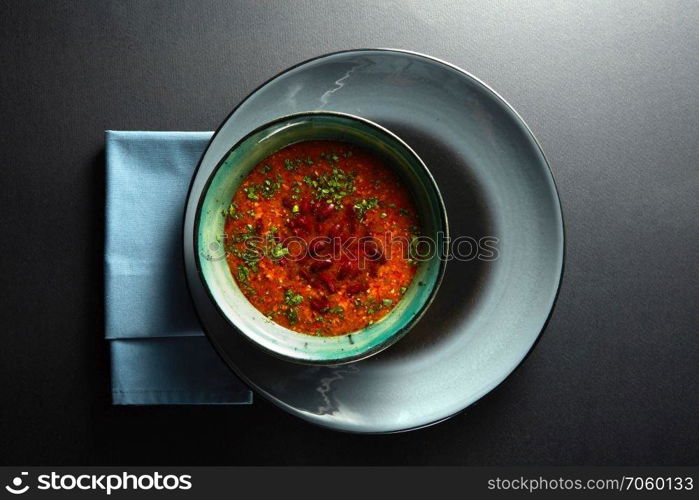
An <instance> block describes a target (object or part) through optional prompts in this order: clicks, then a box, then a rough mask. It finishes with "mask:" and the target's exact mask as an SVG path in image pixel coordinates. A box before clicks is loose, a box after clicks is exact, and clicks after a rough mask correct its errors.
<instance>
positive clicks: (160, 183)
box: [104, 130, 252, 405]
mask: <svg viewBox="0 0 699 500" xmlns="http://www.w3.org/2000/svg"><path fill="white" fill-rule="evenodd" d="M210 137H211V132H117V131H111V130H110V131H107V132H106V159H107V165H106V169H107V175H106V179H107V180H106V182H107V195H106V211H105V213H106V222H105V228H106V229H105V233H106V237H105V256H104V264H105V267H104V269H105V271H104V272H105V277H104V278H105V316H106V318H105V333H106V338H107V340H108V342H109V345H110V352H111V373H112V402H113V404H117V405H157V404H249V403H251V402H252V394H251V393H250V391H249V389H248V388H247V387H246V386H245V385H244V384H243V383H242V382H240V380H238V379H237V378H236V377H235V376H234V375H233V374H232V373H231V372H230V370H229V369H228V368H227V367H226V366H225V364H224V363H223V361H222V360H221V359H220V358H219V357H218V355H217V354H216V352H215V351H214V349H213V347H212V346H211V344H210V343H209V341H208V339H207V338H206V337H205V336H204V334H203V333H202V331H201V328H200V326H199V322H198V320H197V318H196V316H195V313H194V309H193V306H192V303H191V300H190V297H189V293H188V291H187V285H186V283H185V279H184V267H183V263H182V218H183V213H184V201H185V198H186V195H187V188H188V186H189V181H190V178H191V176H192V172H193V171H194V168H195V166H196V164H197V161H198V159H199V156H200V155H201V153H202V152H203V150H204V148H205V147H206V144H207V142H208V140H209V138H210Z"/></svg>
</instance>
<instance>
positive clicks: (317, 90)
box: [184, 49, 564, 432]
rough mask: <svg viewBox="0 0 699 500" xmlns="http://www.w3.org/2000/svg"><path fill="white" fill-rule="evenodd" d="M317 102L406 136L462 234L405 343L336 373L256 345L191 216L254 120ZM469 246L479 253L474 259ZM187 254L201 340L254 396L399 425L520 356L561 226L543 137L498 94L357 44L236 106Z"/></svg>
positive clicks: (401, 55)
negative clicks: (209, 287) (235, 322)
mask: <svg viewBox="0 0 699 500" xmlns="http://www.w3.org/2000/svg"><path fill="white" fill-rule="evenodd" d="M312 110H329V111H339V112H345V113H350V114H354V115H358V116H361V117H364V118H367V119H369V120H372V121H374V122H376V123H378V124H380V125H383V126H384V127H386V128H388V129H389V130H391V131H392V132H394V133H396V134H397V135H398V136H399V137H401V138H402V139H403V140H404V141H406V142H407V143H408V144H409V145H410V146H411V147H412V148H413V149H414V150H415V151H416V152H417V153H418V155H420V157H421V158H422V159H423V160H424V162H425V163H426V165H427V167H428V168H429V169H430V171H431V172H432V174H433V175H434V177H435V179H436V181H437V184H438V185H439V187H440V189H441V191H442V195H443V197H444V201H445V204H446V207H447V213H448V216H449V219H450V226H451V227H450V229H451V234H452V238H453V239H454V240H457V241H458V245H455V244H452V248H457V247H458V248H457V249H458V251H459V253H460V254H461V257H460V259H459V260H452V261H450V262H449V265H448V266H447V272H446V275H445V277H444V281H443V283H442V287H441V289H440V290H439V293H438V295H437V297H436V299H435V301H434V303H433V304H432V306H431V307H430V309H429V310H428V311H427V314H426V315H425V316H424V317H423V319H422V320H421V321H420V323H419V324H418V325H417V326H415V328H413V330H412V331H411V332H410V333H409V334H408V335H407V336H406V337H405V338H403V339H402V340H401V341H400V342H398V343H397V344H395V345H394V346H392V347H390V348H389V349H387V350H386V351H384V352H382V353H380V354H378V355H376V356H374V357H372V358H370V359H367V360H364V361H360V362H357V363H352V364H350V365H344V366H339V367H322V366H302V365H298V364H294V363H290V362H287V361H283V360H280V359H277V358H274V357H272V356H270V355H269V354H266V353H264V352H262V351H261V350H259V349H258V348H256V347H254V346H253V345H252V344H250V343H249V342H248V341H247V340H245V339H244V338H243V336H242V335H241V334H239V333H237V332H235V331H233V330H232V329H231V326H230V325H229V323H228V322H227V321H226V320H225V318H223V317H222V316H221V314H220V313H219V312H218V310H217V309H216V307H215V305H214V304H213V303H212V301H211V299H210V298H209V295H208V294H207V292H206V290H205V288H204V286H203V285H202V282H201V281H200V278H199V276H198V274H197V269H196V265H195V259H194V256H195V254H194V252H195V245H194V236H193V234H194V227H193V224H194V215H195V210H196V207H197V203H198V200H199V198H200V196H201V193H202V190H203V189H204V187H205V184H206V181H207V179H208V178H209V176H210V174H211V172H212V170H213V169H214V168H215V167H216V165H217V164H218V163H219V161H220V160H221V158H222V157H223V156H224V155H225V154H226V153H227V151H228V150H229V149H230V148H231V146H232V145H234V144H235V143H236V142H238V141H239V140H240V139H241V138H242V137H244V136H245V135H246V134H248V133H249V132H250V131H251V130H253V129H255V128H257V127H259V126H260V125H262V124H264V123H266V122H269V121H271V120H274V119H275V118H277V117H279V116H282V115H287V114H291V113H297V112H302V111H312ZM482 238H489V239H488V240H483V239H482ZM479 241H480V242H481V245H480V246H481V249H480V250H478V247H479V245H478V242H479ZM486 241H487V243H486ZM471 246H473V247H475V248H476V250H475V251H474V252H469V248H470V247H471ZM488 247H489V248H488ZM493 247H494V248H495V251H494V252H493V250H492V248H493ZM473 254H477V255H478V256H475V257H474V258H470V259H469V257H471V256H472V255H473ZM184 255H185V266H186V273H187V280H188V283H189V286H190V290H191V293H192V297H193V300H194V303H195V307H196V309H197V312H198V314H199V316H200V319H201V321H202V324H203V326H204V328H205V330H206V332H207V334H208V336H209V339H210V340H211V342H212V343H213V344H214V346H215V347H216V349H217V350H218V352H219V353H220V354H221V356H222V357H223V359H224V360H225V361H226V362H227V363H228V365H229V366H230V367H231V368H232V369H233V370H234V371H235V373H237V374H238V375H239V376H240V377H241V378H242V379H243V380H244V381H246V382H247V383H248V384H249V385H250V386H252V387H253V388H254V389H255V390H256V391H257V393H258V394H261V395H263V396H265V397H267V398H268V399H270V400H271V401H272V402H274V403H275V404H277V405H279V406H280V407H281V408H283V409H285V410H287V411H289V412H290V413H292V414H294V415H297V416H299V417H301V418H304V419H306V420H309V421H311V422H313V423H316V424H320V425H323V426H327V427H331V428H333V429H339V430H346V431H354V432H395V431H402V430H407V429H414V428H417V427H422V426H425V425H429V424H431V423H435V422H438V421H440V420H443V419H445V418H447V417H449V416H451V415H454V414H455V413H457V412H459V411H461V410H463V409H464V408H466V407H467V406H468V405H470V404H472V403H473V402H475V401H477V400H478V399H479V398H481V397H482V396H483V395H485V394H487V393H488V392H489V391H491V390H492V389H493V388H494V387H496V386H497V385H498V384H499V383H500V382H502V381H503V380H504V379H505V378H506V377H507V376H508V375H509V374H510V373H512V371H513V370H514V369H515V368H516V367H517V366H518V365H519V364H520V363H521V362H522V360H523V359H524V358H525V356H526V355H527V353H528V352H529V351H530V349H531V348H532V346H533V345H534V343H535V342H536V340H537V339H538V337H539V335H540V333H541V331H542V330H543V328H544V326H545V324H546V322H547V321H548V318H549V316H550V314H551V311H552V308H553V304H554V302H555V299H556V295H557V293H558V287H559V284H560V280H561V276H562V271H563V257H564V235H563V220H562V215H561V207H560V202H559V199H558V195H557V192H556V188H555V185H554V181H553V178H552V176H551V171H550V170H549V167H548V164H547V162H546V159H545V158H544V155H543V153H542V151H541V149H540V147H539V145H538V143H537V142H536V140H535V139H534V137H533V135H532V133H531V132H530V130H529V129H528V128H527V126H526V124H525V123H524V122H523V121H522V119H521V118H520V117H519V116H518V115H517V113H516V112H515V111H514V110H513V109H512V108H511V107H510V106H509V105H508V104H507V103H506V102H505V101H504V100H503V99H502V98H501V97H499V96H498V95H497V94H496V93H495V92H494V91H492V90H491V89H490V88H488V87H487V86H486V85H485V84H483V83H482V82H480V81H479V80H477V79H476V78H474V77H472V76H470V75H469V74H467V73H465V72H464V71H462V70H460V69H459V68H456V67H454V66H452V65H450V64H447V63H444V62H441V61H438V60H436V59H433V58H430V57H427V56H424V55H420V54H415V53H410V52H403V51H396V50H377V49H367V50H353V51H347V52H339V53H335V54H329V55H326V56H323V57H319V58H316V59H313V60H311V61H307V62H305V63H302V64H300V65H298V66H295V67H293V68H291V69H289V70H287V71H285V72H284V73H282V74H280V75H278V76H277V77H275V78H273V79H272V80H270V81H269V82H267V83H265V84H264V85H262V86H261V87H260V88H258V89H257V90H256V91H255V92H253V93H252V94H251V95H250V96H249V97H248V98H247V99H245V100H244V101H243V102H242V103H241V104H240V105H239V106H238V107H237V108H236V109H235V110H234V111H233V112H232V113H231V114H230V116H229V117H228V118H227V119H226V121H225V122H224V123H223V125H222V126H221V127H220V128H219V130H218V131H217V132H216V134H215V135H214V137H213V138H212V140H211V143H210V144H209V147H208V149H207V150H206V152H205V153H204V155H203V157H202V159H201V162H200V164H199V167H198V169H197V171H196V173H195V175H194V178H193V180H192V184H191V187H190V193H189V198H188V200H187V206H186V212H185V220H184Z"/></svg>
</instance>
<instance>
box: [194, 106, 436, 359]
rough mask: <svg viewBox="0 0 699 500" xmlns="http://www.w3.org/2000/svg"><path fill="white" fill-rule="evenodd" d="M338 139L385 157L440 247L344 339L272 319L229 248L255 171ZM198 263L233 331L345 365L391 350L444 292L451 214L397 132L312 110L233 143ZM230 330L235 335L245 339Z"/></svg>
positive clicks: (206, 216)
mask: <svg viewBox="0 0 699 500" xmlns="http://www.w3.org/2000/svg"><path fill="white" fill-rule="evenodd" d="M309 140H335V141H343V142H347V143H351V144H354V145H356V146H359V147H361V148H364V149H365V150H369V151H371V152H373V153H375V154H378V155H380V156H381V157H383V158H384V159H385V160H386V162H387V164H388V165H390V166H391V167H392V168H394V170H395V171H396V173H397V174H398V175H399V176H400V177H401V178H402V179H403V181H404V182H405V184H406V185H407V187H408V188H409V190H410V191H411V193H412V196H413V199H414V202H415V205H416V209H417V210H418V213H419V214H420V217H421V225H422V233H423V236H424V237H427V238H430V239H431V241H433V242H435V243H436V244H434V245H432V246H431V250H430V251H429V252H427V253H428V255H426V256H425V258H424V259H421V261H420V263H419V265H418V269H417V273H416V275H415V278H414V279H413V281H412V284H411V285H410V287H409V288H408V290H407V291H406V292H405V294H404V296H403V298H402V299H401V301H400V302H399V303H398V304H397V305H396V307H395V308H394V309H393V310H392V311H391V312H390V313H389V314H388V315H386V316H385V317H384V318H383V319H381V320H380V321H377V322H376V323H374V324H373V325H371V326H369V327H367V328H364V329H362V330H358V331H355V332H351V333H348V334H345V335H341V336H337V337H318V336H313V335H305V334H302V333H298V332H295V331H292V330H289V329H288V328H285V327H283V326H281V325H279V324H277V323H274V322H272V321H270V320H269V319H268V318H266V317H265V316H264V315H263V314H262V313H261V312H260V311H259V310H258V309H256V308H255V307H254V306H253V305H252V304H251V303H250V302H249V301H248V300H247V298H246V297H245V296H244V295H243V292H242V291H241V290H240V288H239V287H238V285H237V283H236V281H235V279H234V278H233V276H232V275H231V271H230V270H229V267H228V264H227V261H226V259H225V251H224V248H223V245H222V235H223V234H224V222H225V217H224V216H223V215H222V212H223V211H224V210H225V209H226V208H227V207H228V206H229V204H230V201H231V199H232V198H233V195H234V194H235V192H236V191H237V189H238V187H239V186H240V184H241V183H242V182H243V180H244V179H245V177H246V176H247V175H248V173H249V172H250V171H251V170H252V169H253V168H254V167H255V165H257V164H258V163H259V162H261V161H263V160H264V159H265V158H267V157H268V156H269V155H271V154H273V153H275V152H276V151H278V150H280V149H282V148H284V147H286V146H288V145H290V144H294V143H297V142H302V141H309ZM194 238H195V240H194V244H195V247H196V249H197V256H196V263H197V268H198V271H199V276H200V279H201V280H202V281H203V284H204V286H205V288H206V290H207V291H208V293H209V295H210V296H211V299H212V300H213V302H214V303H215V304H216V306H217V307H218V309H219V311H220V313H221V314H222V315H223V316H224V317H225V318H226V319H227V320H228V322H229V323H230V325H231V326H232V327H233V329H234V330H237V332H239V333H240V334H242V335H244V336H245V337H246V338H247V339H249V340H250V341H252V342H253V343H254V344H256V345H257V346H259V347H261V348H262V349H264V350H266V351H268V352H269V353H271V354H274V355H276V356H279V357H281V358H283V359H286V360H289V361H295V362H300V363H313V364H341V363H348V362H351V361H356V360H359V359H363V358H366V357H368V356H371V355H372V354H376V353H377V352H379V351H381V350H383V349H385V348H387V347H388V346H390V345H391V344H393V343H394V342H396V341H397V340H399V339H400V338H401V337H402V336H404V335H405V334H406V333H408V331H409V330H410V329H411V328H412V327H413V326H414V325H415V324H416V323H417V321H418V320H419V319H420V318H421V317H422V315H423V314H424V313H425V311H426V310H427V308H428V306H429V305H430V303H431V302H432V300H433V299H434V297H435V294H436V293H437V289H438V287H439V284H440V282H441V281H442V277H443V275H444V270H445V267H446V259H444V258H440V256H441V254H442V252H441V250H442V249H443V248H444V246H445V242H446V241H448V224H447V214H446V210H445V207H444V202H443V201H442V197H441V195H440V192H439V189H438V188H437V185H436V183H435V181H434V179H433V178H432V175H431V174H430V172H429V170H428V169H427V167H426V166H425V164H424V163H423V162H422V160H420V158H419V157H418V156H417V155H416V154H415V152H414V151H413V150H412V149H410V147H409V146H408V145H407V144H405V143H404V142H403V141H402V140H401V139H399V138H398V137H397V136H396V135H394V134H393V133H391V132H389V131H388V130H386V129H385V128H383V127H381V126H379V125H376V124H375V123H373V122H370V121H368V120H365V119H362V118H358V117H355V116H351V115H347V114H342V113H330V112H308V113H299V114H294V115H289V116H285V117H282V118H279V119H277V120H274V121H272V122H270V123H267V124H265V125H263V126H261V127H259V128H257V129H256V130H254V131H253V132H251V133H250V134H248V135H247V136H246V137H244V138H243V139H242V140H241V141H240V142H238V143H237V144H236V145H234V146H233V147H232V148H231V149H230V150H229V151H228V153H227V154H226V155H224V157H223V160H222V161H221V162H220V163H219V164H218V166H217V167H216V168H215V169H214V171H213V172H212V174H211V176H210V177H209V179H208V183H207V185H206V187H205V189H204V190H203V192H202V196H201V198H200V200H199V205H198V208H197V212H196V220H195V223H194ZM237 332H236V331H231V335H236V334H238V333H237Z"/></svg>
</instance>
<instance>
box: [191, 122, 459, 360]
mask: <svg viewBox="0 0 699 500" xmlns="http://www.w3.org/2000/svg"><path fill="white" fill-rule="evenodd" d="M194 227H195V234H194V238H195V245H196V248H197V250H198V253H197V268H198V271H199V274H200V277H201V279H202V281H203V283H204V285H205V287H206V289H207V290H208V293H209V294H210V296H211V299H212V300H213V302H214V303H215V304H216V306H217V307H218V309H219V311H220V312H221V314H222V315H223V316H224V317H225V318H226V319H227V320H228V321H229V322H230V324H231V325H232V327H234V329H235V330H237V331H238V332H239V333H240V334H242V335H244V336H245V337H247V338H248V339H249V340H250V341H252V342H253V343H255V344H256V345H258V346H259V347H261V348H263V349H265V350H266V351H268V352H270V353H272V354H274V355H276V356H279V357H282V358H284V359H287V360H290V361H296V362H302V363H320V364H339V363H346V362H350V361H356V360H359V359H362V358H365V357H367V356H370V355H372V354H375V353H377V352H379V351H381V350H383V349H385V348H386V347H388V346H390V345H391V344H393V343H394V342H396V341H398V340H399V339H400V338H401V337H402V336H404V335H406V334H407V333H408V331H409V330H410V329H411V327H412V326H413V325H415V324H416V322H417V321H418V320H419V319H420V318H421V317H422V315H423V314H424V313H425V311H426V309H427V308H428V306H429V305H430V303H431V302H432V301H433V299H434V297H435V294H436V293H437V289H438V287H439V284H440V282H441V280H442V276H443V274H444V270H445V266H446V259H445V258H444V255H443V250H444V247H445V243H446V241H447V240H448V224H447V216H446V211H445V208H444V203H443V201H442V197H441V195H440V193H439V189H438V187H437V185H436V183H435V181H434V179H433V177H432V175H431V174H430V172H429V170H428V169H427V167H426V166H425V164H424V163H423V162H422V161H421V160H420V158H419V157H418V156H417V155H416V154H415V152H414V151H413V150H412V149H410V147H409V146H408V145H407V144H405V143H404V142H403V141H402V140H401V139H399V138H398V137H397V136H396V135H394V134H393V133H391V132H389V131H388V130H386V129H385V128H383V127H380V126H379V125H377V124H375V123H373V122H370V121H368V120H365V119H362V118H358V117H355V116H351V115H346V114H340V113H331V112H309V113H302V114H295V115H290V116H286V117H282V118H279V119H277V120H275V121H273V122H270V123H267V124H265V125H263V126H261V127H259V128H258V129H256V130H254V131H253V132H251V133H250V134H248V135H247V136H246V137H245V138H243V139H242V140H241V141H240V142H238V143H237V144H235V145H234V146H233V147H232V148H231V149H230V151H229V152H228V153H227V154H226V155H225V156H224V158H223V160H222V161H221V162H220V163H219V165H218V166H217V168H216V169H215V170H214V171H213V173H212V175H211V176H210V178H209V179H208V183H207V186H206V188H205V189H204V191H203V194H202V197H201V198H200V200H199V205H198V209H197V216H196V221H195V225H194ZM232 334H235V332H232Z"/></svg>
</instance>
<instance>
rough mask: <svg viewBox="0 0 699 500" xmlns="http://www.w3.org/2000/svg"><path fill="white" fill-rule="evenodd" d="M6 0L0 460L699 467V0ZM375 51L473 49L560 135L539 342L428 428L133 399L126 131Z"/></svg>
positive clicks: (536, 123)
mask: <svg viewBox="0 0 699 500" xmlns="http://www.w3.org/2000/svg"><path fill="white" fill-rule="evenodd" d="M553 4H555V5H553ZM428 5H429V7H428ZM0 8H1V10H0V12H2V14H1V15H0V111H1V114H0V116H1V118H2V120H1V125H0V127H1V128H2V130H1V131H0V150H1V151H2V167H1V168H2V177H1V181H0V182H1V184H0V196H1V200H2V205H1V208H2V212H1V213H0V228H1V231H2V233H1V234H2V237H1V238H0V257H1V258H0V271H1V273H0V276H2V290H1V292H2V295H1V296H0V297H1V298H0V332H1V333H0V334H1V335H2V337H1V339H2V347H1V348H0V391H1V392H0V417H1V418H0V462H2V463H4V464H185V463H186V464H194V463H196V464H211V463H219V464H699V444H698V440H699V418H698V416H699V399H698V396H697V393H698V390H697V388H698V385H697V384H698V382H699V338H698V334H697V331H698V329H697V325H698V323H699V322H698V321H697V319H698V318H697V275H698V273H697V262H698V256H699V234H698V232H699V231H698V227H697V215H698V213H699V211H698V210H697V208H698V207H697V197H698V195H697V194H698V192H699V190H698V188H699V168H698V164H699V162H698V160H699V153H698V145H699V132H698V125H699V123H698V121H699V120H698V118H699V90H698V84H697V82H699V62H698V61H699V60H698V59H697V53H699V31H698V30H697V29H696V26H697V24H699V9H698V4H697V3H696V2H674V1H650V2H635V1H616V2H608V1H596V2H574V1H569V2H549V1H544V0H541V1H538V0H537V1H534V2H521V3H520V2H495V3H492V4H487V3H485V2H448V3H439V4H437V5H433V3H432V2H421V1H413V2H400V3H399V2H376V1H352V2H347V1H339V2H323V3H316V2H271V1H270V2H267V1H265V2H259V1H256V2H238V3H237V4H236V2H229V1H197V2H188V3H184V2H165V1H162V2H160V1H158V2H154V1H147V2H143V1H134V2H116V1H113V2H73V1H70V2H63V1H52V2H44V3H43V6H40V3H39V2H22V1H15V2H9V3H8V2H5V1H2V2H0ZM353 47H396V48H404V49H410V50H415V51H418V52H424V53H427V54H430V55H433V56H436V57H438V58H441V59H445V60H447V61H450V62H452V63H454V64H457V65H459V66H461V67H462V68H464V69H466V70H468V71H469V72H471V73H473V74H475V75H476V76H478V77H479V78H481V79H483V80H484V81H485V82H487V83H488V84H490V85H491V86H492V87H493V88H494V89H495V90H497V91H498V92H499V93H500V94H501V95H503V96H504V97H505V98H506V99H507V100H508V101H509V102H510V103H511V104H512V105H513V106H514V107H515V109H517V110H518V111H519V113H520V114H521V115H522V116H523V117H524V119H525V120H526V121H527V123H528V124H529V125H530V126H531V128H532V130H533V131H534V134H535V135H536V136H537V137H538V138H539V140H540V141H541V143H542V145H543V148H544V151H545V152H546V154H547V156H548V158H549V160H550V163H551V168H552V170H553V173H554V175H555V177H556V180H557V183H558V187H559V190H560V195H561V199H562V202H563V209H564V215H565V218H566V225H567V262H566V270H565V276H564V279H563V285H562V288H561V292H560V298H559V300H558V304H557V307H556V310H555V312H554V314H553V317H552V319H551V322H550V324H549V326H548V328H547V331H546V333H545V334H544V337H543V340H542V341H541V342H540V343H539V344H538V345H537V347H536V348H535V350H534V352H533V353H532V355H531V356H530V357H529V359H528V360H527V361H526V363H525V364H524V365H523V366H522V367H521V368H520V369H519V370H518V371H517V372H516V373H515V374H514V375H513V376H512V377H510V378H509V379H508V380H507V381H506V382H505V383H504V384H502V385H501V386H500V387H499V388H498V389H497V390H495V391H494V392H493V393H492V394H490V395H489V396H487V397H486V398H485V399H483V400H482V401H480V402H479V403H477V404H476V405H475V406H473V407H471V408H469V409H468V410H466V411H465V412H463V413H462V414H460V415H458V416H456V417H454V418H453V419H451V420H449V421H447V422H444V423H442V424H439V425H437V426H434V427H432V428H428V429H424V430H420V431H415V432H411V433H407V434H400V435H390V436H356V435H347V434H340V433H336V432H332V431H327V430H323V429H320V428H316V427H313V426H311V425H310V424H307V423H304V422H302V421H300V420H297V419H295V418H293V417H291V416H289V415H287V414H285V413H283V412H282V411H280V410H278V409H276V408H274V407H272V406H271V405H270V404H268V403H266V402H264V401H262V400H261V399H260V398H258V399H257V400H256V402H255V404H254V405H252V406H249V407H228V408H225V407H224V408H221V407H190V408H182V407H150V408H146V407H142V408H115V407H111V406H110V404H109V379H108V360H107V346H106V343H105V341H104V340H103V325H102V322H103V309H104V304H103V297H102V294H103V280H102V264H101V262H102V250H103V242H102V240H103V217H104V211H103V204H104V156H103V154H104V153H103V148H104V136H103V133H104V130H105V129H122V130H125V129H139V130H213V129H215V128H216V127H217V125H218V124H219V122H220V121H221V120H223V118H224V117H225V116H226V115H227V114H228V112H229V110H230V109H232V107H233V106H234V105H235V104H236V103H237V102H239V101H240V100H241V99H242V98H243V97H244V96H245V95H247V94H248V93H249V92H250V91H251V90H253V89H254V88H255V87H256V86H257V85H258V84H260V83H261V82H263V81H264V80H266V79H267V78H270V77H271V76H273V75H274V74H276V73H277V72H279V71H281V70H283V69H284V68H286V67H288V66H290V65H292V64H294V63H297V62H299V61H302V60H304V59H307V58H309V57H312V56H316V55H319V54H322V53H324V52H329V51H334V50H339V49H346V48H353Z"/></svg>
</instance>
